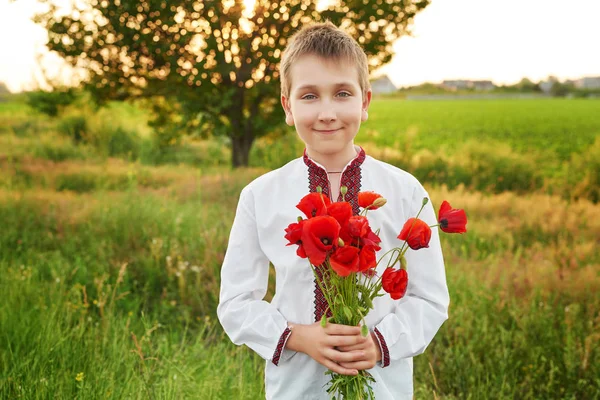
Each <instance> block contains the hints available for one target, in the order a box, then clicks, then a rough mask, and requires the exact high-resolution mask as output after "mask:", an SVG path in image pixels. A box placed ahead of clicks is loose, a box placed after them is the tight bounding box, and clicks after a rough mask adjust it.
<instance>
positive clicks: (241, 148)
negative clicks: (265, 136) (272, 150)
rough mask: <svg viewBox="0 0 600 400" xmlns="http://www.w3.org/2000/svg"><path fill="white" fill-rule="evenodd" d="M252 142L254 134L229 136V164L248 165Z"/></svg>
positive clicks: (234, 166) (235, 166) (235, 165)
mask: <svg viewBox="0 0 600 400" xmlns="http://www.w3.org/2000/svg"><path fill="white" fill-rule="evenodd" d="M253 142H254V136H252V135H251V134H250V135H249V134H245V135H239V136H238V135H235V136H233V137H232V138H231V165H232V166H233V168H239V167H247V166H248V162H249V161H250V149H251V148H252V143H253Z"/></svg>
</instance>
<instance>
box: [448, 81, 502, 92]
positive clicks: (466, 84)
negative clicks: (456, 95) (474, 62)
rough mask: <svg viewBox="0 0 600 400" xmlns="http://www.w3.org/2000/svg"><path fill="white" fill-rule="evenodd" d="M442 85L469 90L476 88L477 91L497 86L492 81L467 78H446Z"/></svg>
mask: <svg viewBox="0 0 600 400" xmlns="http://www.w3.org/2000/svg"><path fill="white" fill-rule="evenodd" d="M442 87H443V88H444V89H446V90H452V91H457V90H467V89H474V90H476V91H478V92H479V91H489V90H494V88H495V87H496V86H495V85H494V83H493V82H492V81H470V80H465V79H458V80H445V81H443V82H442Z"/></svg>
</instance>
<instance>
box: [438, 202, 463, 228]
mask: <svg viewBox="0 0 600 400" xmlns="http://www.w3.org/2000/svg"><path fill="white" fill-rule="evenodd" d="M438 222H439V223H440V229H441V230H442V231H444V232H446V233H464V232H466V231H467V214H465V210H462V209H459V208H452V207H451V206H450V203H448V202H447V201H446V200H444V201H443V202H442V205H441V206H440V211H439V212H438Z"/></svg>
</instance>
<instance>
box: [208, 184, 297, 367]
mask: <svg viewBox="0 0 600 400" xmlns="http://www.w3.org/2000/svg"><path fill="white" fill-rule="evenodd" d="M268 282H269V260H268V258H267V256H266V255H265V254H264V252H263V251H262V249H261V246H260V242H259V237H258V231H257V225H256V219H255V213H254V198H253V196H252V193H251V191H250V190H249V189H248V187H246V188H244V190H242V193H241V194H240V200H239V202H238V206H237V210H236V213H235V218H234V221H233V225H232V227H231V233H230V235H229V243H228V246H227V251H226V253H225V258H224V260H223V266H222V268H221V292H220V295H219V305H218V307H217V316H218V318H219V321H220V322H221V325H222V326H223V329H224V330H225V332H226V333H227V335H228V336H229V338H230V339H231V341H232V342H233V343H234V344H236V345H242V344H245V345H247V346H248V347H250V348H251V349H252V350H254V351H255V352H256V353H258V354H259V355H260V356H261V357H262V358H264V359H265V360H269V361H272V362H273V363H274V364H278V363H279V361H280V359H282V360H283V359H287V358H289V357H290V356H291V355H292V354H291V353H292V352H290V351H289V350H287V351H283V348H284V347H285V342H286V341H287V338H288V336H289V329H288V326H287V321H286V320H285V318H284V317H283V316H282V315H281V313H280V312H279V311H278V310H277V308H276V307H274V306H273V305H271V304H270V303H268V302H266V301H264V300H263V298H264V297H265V294H266V293H267V286H268Z"/></svg>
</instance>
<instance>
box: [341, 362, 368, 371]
mask: <svg viewBox="0 0 600 400" xmlns="http://www.w3.org/2000/svg"><path fill="white" fill-rule="evenodd" d="M339 365H340V366H341V367H344V368H346V369H356V370H359V371H362V370H364V369H369V368H371V364H370V363H369V362H368V361H355V362H348V363H340V364H339Z"/></svg>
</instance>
